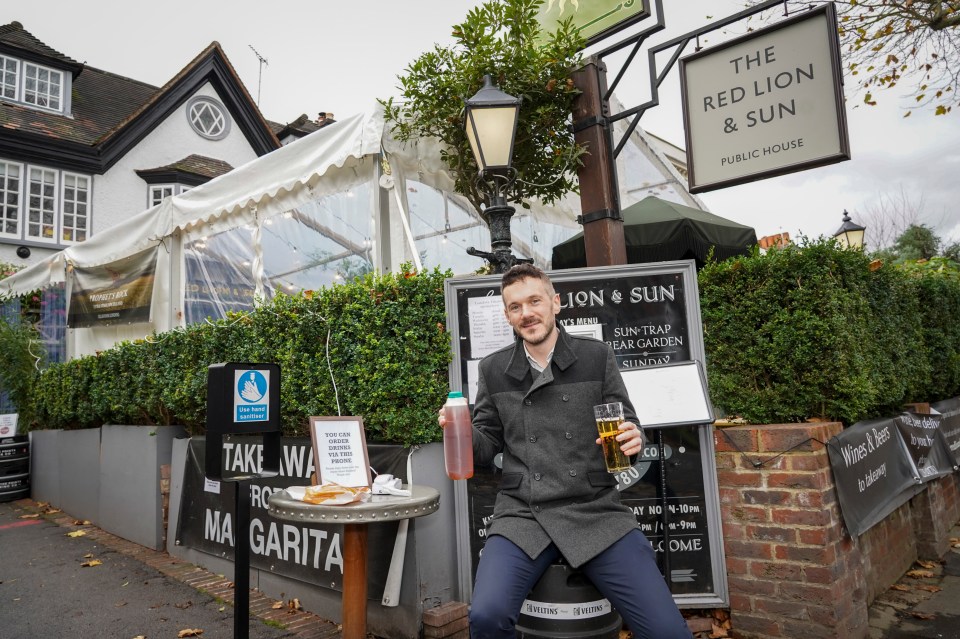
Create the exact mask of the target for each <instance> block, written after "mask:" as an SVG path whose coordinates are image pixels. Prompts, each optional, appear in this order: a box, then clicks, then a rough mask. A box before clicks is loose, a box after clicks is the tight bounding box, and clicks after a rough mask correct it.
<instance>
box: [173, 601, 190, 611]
mask: <svg viewBox="0 0 960 639" xmlns="http://www.w3.org/2000/svg"><path fill="white" fill-rule="evenodd" d="M173 605H174V606H176V607H177V608H179V609H180V610H186V609H187V608H189V607H190V606H192V605H193V602H192V601H185V602H184V603H178V604H173Z"/></svg>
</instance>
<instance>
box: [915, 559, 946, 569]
mask: <svg viewBox="0 0 960 639" xmlns="http://www.w3.org/2000/svg"><path fill="white" fill-rule="evenodd" d="M917 563H918V564H920V565H921V566H922V567H924V568H927V569H930V568H936V567H937V566H939V565H940V564H938V563H937V562H935V561H924V560H923V559H918V560H917Z"/></svg>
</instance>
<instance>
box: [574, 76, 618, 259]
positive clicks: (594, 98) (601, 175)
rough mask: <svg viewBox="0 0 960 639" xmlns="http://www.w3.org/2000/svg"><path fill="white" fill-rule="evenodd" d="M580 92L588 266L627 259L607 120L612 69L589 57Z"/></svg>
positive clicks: (577, 108)
mask: <svg viewBox="0 0 960 639" xmlns="http://www.w3.org/2000/svg"><path fill="white" fill-rule="evenodd" d="M573 81H574V84H575V85H576V87H577V88H578V89H580V91H581V93H580V96H579V97H578V98H577V100H576V102H575V103H574V106H573V130H574V137H575V140H576V141H577V143H578V144H582V145H584V146H585V147H586V148H587V155H586V156H585V157H584V163H583V166H582V167H581V168H580V170H579V172H578V173H577V175H578V176H579V178H580V209H581V211H582V215H581V216H580V220H579V221H580V223H581V224H582V225H583V242H584V246H585V248H586V253H587V266H607V265H613V264H626V263H627V249H626V244H625V242H624V239H623V219H622V218H621V217H620V198H619V192H618V187H617V167H616V162H615V160H614V157H613V145H612V141H611V139H610V124H609V122H607V119H606V118H607V115H609V111H610V109H609V105H608V103H607V102H606V101H605V100H604V99H603V95H604V93H606V84H607V82H606V68H605V66H604V64H603V62H601V61H599V60H597V59H595V58H589V59H588V60H587V62H586V64H585V65H584V66H583V68H581V69H580V70H579V71H577V72H576V73H574V76H573Z"/></svg>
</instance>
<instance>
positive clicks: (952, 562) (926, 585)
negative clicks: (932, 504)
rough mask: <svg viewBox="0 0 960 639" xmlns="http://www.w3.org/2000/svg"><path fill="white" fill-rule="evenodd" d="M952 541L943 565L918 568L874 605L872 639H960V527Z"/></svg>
mask: <svg viewBox="0 0 960 639" xmlns="http://www.w3.org/2000/svg"><path fill="white" fill-rule="evenodd" d="M950 538H951V546H952V547H951V549H950V551H949V552H947V554H946V556H945V557H944V558H943V560H942V561H941V562H940V563H935V562H933V563H928V564H919V563H918V564H915V565H914V566H913V568H912V569H911V570H910V571H908V572H907V574H906V575H904V576H903V577H901V579H900V580H899V581H898V582H897V583H896V584H894V585H893V586H892V587H891V588H889V589H887V591H886V592H884V593H882V594H881V595H880V596H878V597H877V599H876V601H874V602H873V605H872V606H871V607H870V639H960V526H954V528H953V530H952V531H950ZM911 574H912V575H914V576H911Z"/></svg>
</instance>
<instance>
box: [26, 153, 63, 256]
mask: <svg viewBox="0 0 960 639" xmlns="http://www.w3.org/2000/svg"><path fill="white" fill-rule="evenodd" d="M29 188H30V191H29V195H28V198H27V237H28V238H30V239H35V240H45V241H48V242H49V241H55V240H56V237H57V233H56V222H57V172H56V171H52V170H50V169H41V168H37V167H30V187H29Z"/></svg>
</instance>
